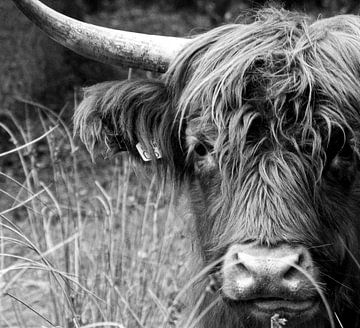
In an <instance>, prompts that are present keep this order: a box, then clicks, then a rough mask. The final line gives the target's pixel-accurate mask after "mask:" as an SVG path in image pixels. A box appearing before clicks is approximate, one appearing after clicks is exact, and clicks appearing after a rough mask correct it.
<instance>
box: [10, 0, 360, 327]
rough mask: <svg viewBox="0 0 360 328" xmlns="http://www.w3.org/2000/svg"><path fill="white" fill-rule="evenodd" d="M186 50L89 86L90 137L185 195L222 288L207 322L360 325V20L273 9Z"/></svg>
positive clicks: (80, 114)
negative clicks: (128, 76) (139, 73)
mask: <svg viewBox="0 0 360 328" xmlns="http://www.w3.org/2000/svg"><path fill="white" fill-rule="evenodd" d="M15 2H17V4H18V5H19V6H20V7H22V9H24V8H25V7H28V6H29V4H28V3H35V1H30V0H29V1H25V0H24V1H21V0H16V1H15ZM25 11H27V10H25ZM28 12H29V11H28ZM28 12H27V13H28ZM30 16H34V14H31V15H30ZM58 19H60V18H58ZM33 20H35V21H36V22H37V23H38V24H39V25H40V26H41V27H43V26H44V23H43V22H42V21H41V18H40V19H34V18H33ZM70 23H71V24H73V22H72V21H71V22H70ZM71 24H70V25H71ZM45 25H46V24H45ZM58 25H59V24H58ZM43 28H44V27H43ZM44 29H45V30H48V33H50V34H51V35H52V37H54V38H55V39H58V36H56V35H55V36H54V32H53V31H51V29H49V28H46V27H45V28H44ZM49 30H50V31H49ZM94 33H95V34H96V33H97V30H96V31H95V32H94ZM58 34H61V33H58ZM84 35H85V34H84ZM60 38H61V37H60ZM96 39H97V37H96V35H95V37H94V38H93V39H92V40H95V42H97V41H96ZM58 41H59V42H62V43H63V44H65V45H66V46H69V47H70V48H72V49H74V50H76V51H78V52H80V53H82V54H85V55H87V56H90V57H91V56H92V57H96V58H97V59H100V60H103V61H108V62H114V61H115V60H116V59H114V58H115V57H112V55H111V54H112V53H113V52H112V50H111V51H110V52H108V53H107V55H106V56H103V57H102V58H99V56H100V57H101V55H99V54H98V51H94V52H91V51H92V50H88V49H87V50H84V49H85V48H86V47H85V46H84V44H82V45H81V47H80V48H79V46H78V45H74V43H71V42H68V44H67V43H66V42H67V40H58ZM84 42H85V43H86V42H87V41H86V40H85V41H84ZM180 43H181V46H179V49H177V48H176V47H175V48H176V49H175V50H174V57H173V58H171V60H169V62H168V63H167V62H166V60H167V59H164V58H165V57H166V58H168V57H171V56H170V55H168V54H169V52H168V54H167V55H166V56H165V57H161V56H163V55H161V56H160V57H157V58H156V59H154V60H152V59H150V60H149V56H150V57H151V56H152V55H151V54H150V55H149V51H150V50H149V51H142V52H141V51H140V53H139V54H138V58H140V61H141V57H144V58H146V60H142V63H143V65H144V66H142V67H143V68H145V69H152V70H158V71H165V73H164V74H163V75H162V76H161V77H160V78H159V79H156V80H152V79H144V80H135V81H115V82H108V83H103V84H99V85H95V86H93V87H90V88H87V89H86V90H85V93H84V100H83V101H82V103H81V104H80V106H79V107H78V108H77V110H76V112H75V116H74V123H75V128H76V130H77V131H78V132H79V134H80V137H81V139H82V141H83V142H84V143H85V144H86V146H87V147H88V149H89V151H90V152H91V153H92V154H93V153H94V150H95V149H96V147H99V145H100V147H101V148H104V147H106V148H107V149H109V150H111V151H113V152H117V151H122V150H126V151H128V152H129V153H130V154H131V155H132V157H133V158H135V159H136V160H137V161H138V162H140V163H142V164H144V165H147V166H148V165H150V166H151V167H153V168H154V169H155V170H156V172H157V174H158V175H159V177H160V178H164V179H169V180H170V181H172V182H173V183H174V185H175V186H176V187H177V188H181V189H182V190H185V194H186V195H187V196H188V204H189V208H190V210H191V213H192V217H193V220H194V227H195V228H194V239H195V240H196V245H197V252H198V256H199V258H200V259H201V261H199V264H200V265H199V268H198V270H199V271H200V270H201V269H203V268H204V267H206V268H208V270H207V274H208V275H209V276H211V277H212V278H213V279H215V281H216V287H217V288H216V290H215V291H214V293H212V294H210V293H208V294H206V297H205V298H204V301H203V303H202V304H201V306H200V309H199V313H202V312H203V311H205V312H203V314H202V319H201V320H199V321H200V322H199V326H200V327H206V328H219V327H222V328H230V327H231V328H235V327H243V328H254V327H261V328H263V327H269V326H270V320H271V318H278V319H279V320H280V321H279V322H278V325H281V324H286V327H316V328H326V327H337V326H339V327H340V326H343V327H348V328H349V327H354V328H355V327H358V326H359V325H360V320H359V319H360V314H359V306H360V303H359V295H360V267H359V261H360V253H359V252H360V249H359V241H360V201H359V197H360V190H359V175H358V169H359V166H358V161H359V138H360V18H359V17H357V16H352V15H344V16H336V17H333V18H328V19H320V20H316V21H312V20H311V19H310V18H309V17H306V16H304V15H301V14H296V13H290V12H287V11H284V10H278V9H264V10H262V11H259V12H258V14H257V17H256V19H255V20H254V22H253V23H251V24H247V25H242V24H231V25H225V26H222V27H219V28H215V29H213V30H211V31H209V32H207V33H204V34H202V35H199V36H196V37H194V38H192V39H186V40H185V39H181V41H180ZM110 47H111V46H110ZM170 48H171V47H170ZM96 49H103V48H102V46H99V47H96ZM103 51H108V50H103ZM119 51H121V50H119ZM169 51H170V50H169ZM125 52H126V51H125ZM170 52H171V51H170ZM127 54H128V52H126V54H125V55H124V54H120V55H119V56H120V57H121V58H120V59H119V61H122V62H125V64H127V65H130V66H139V65H140V64H139V60H138V59H137V60H136V61H135V62H131V60H130V61H129V60H128V58H125V57H126V55H127ZM135 57H136V56H135ZM159 58H160V59H159ZM164 63H165V64H164ZM167 65H168V66H169V67H167ZM140 66H141V65H140ZM154 141H155V143H154ZM142 152H146V157H145V158H142V157H141V153H142ZM142 155H144V154H142ZM147 159H150V161H149V162H146V163H145V160H147ZM206 284H207V282H206V279H202V281H199V282H197V284H196V286H197V288H196V289H198V290H202V289H203V288H205V285H206ZM194 293H195V294H196V291H195V292H194ZM194 298H195V299H196V295H195V296H194ZM281 319H286V322H285V320H282V321H281Z"/></svg>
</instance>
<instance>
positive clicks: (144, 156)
mask: <svg viewBox="0 0 360 328" xmlns="http://www.w3.org/2000/svg"><path fill="white" fill-rule="evenodd" d="M150 144H151V147H152V149H153V152H154V155H155V157H156V159H159V158H161V157H162V156H161V152H160V148H159V146H158V144H157V143H156V141H151V143H150ZM136 149H137V150H138V152H139V154H140V156H141V158H142V159H143V161H145V162H149V161H151V160H152V158H151V153H150V152H149V151H148V150H147V149H145V147H144V146H143V145H142V144H141V143H140V142H139V143H138V144H137V145H136Z"/></svg>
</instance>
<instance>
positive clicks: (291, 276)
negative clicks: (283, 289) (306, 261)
mask: <svg viewBox="0 0 360 328" xmlns="http://www.w3.org/2000/svg"><path fill="white" fill-rule="evenodd" d="M298 274H299V270H298V269H297V268H295V267H290V268H289V270H288V271H287V272H285V274H284V279H285V280H291V279H294V278H295V277H296V276H297V275H298Z"/></svg>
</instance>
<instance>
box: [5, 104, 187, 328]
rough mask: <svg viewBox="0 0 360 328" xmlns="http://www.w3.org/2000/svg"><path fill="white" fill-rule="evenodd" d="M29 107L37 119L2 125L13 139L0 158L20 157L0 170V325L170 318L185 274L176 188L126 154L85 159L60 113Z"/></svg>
mask: <svg viewBox="0 0 360 328" xmlns="http://www.w3.org/2000/svg"><path fill="white" fill-rule="evenodd" d="M28 107H29V110H32V111H37V113H38V118H37V119H36V121H35V122H33V121H32V122H30V120H26V122H25V123H24V124H21V123H20V122H18V121H17V119H16V117H14V116H13V115H11V113H8V117H9V120H10V122H11V124H9V125H4V124H2V125H1V127H0V128H1V129H5V130H6V132H7V133H8V134H9V136H10V137H11V140H12V142H13V144H14V149H13V150H12V151H11V152H8V153H6V154H2V155H1V154H0V160H1V159H4V158H7V159H8V160H11V161H17V163H18V165H15V166H11V167H8V166H5V165H3V167H2V169H1V170H0V182H1V184H0V193H1V196H0V200H1V201H0V206H1V207H0V237H1V238H0V248H1V250H0V253H1V256H0V290H1V296H0V306H1V307H0V310H1V311H0V327H4V328H5V327H26V328H28V327H57V326H59V327H126V328H130V327H147V328H148V327H165V326H167V325H169V324H172V321H173V319H174V309H175V308H176V307H174V306H173V300H174V298H175V297H176V295H177V294H178V293H179V291H180V289H181V287H180V286H181V284H182V279H184V277H186V276H187V274H188V273H187V267H186V263H187V260H186V259H187V251H186V249H188V245H187V244H188V240H187V239H185V238H184V232H185V231H186V224H185V222H184V220H183V219H182V218H181V217H177V216H176V215H175V214H174V211H173V209H172V203H173V198H174V197H173V196H171V195H169V194H171V193H170V192H165V193H164V192H161V191H159V189H160V188H158V187H157V185H156V182H155V180H154V179H150V180H149V181H148V183H140V182H139V179H138V178H137V177H136V176H135V174H134V171H133V169H132V165H131V164H130V163H129V161H128V159H127V156H126V154H124V155H122V156H120V157H118V158H116V159H112V160H107V161H100V162H99V163H98V164H97V165H91V164H90V158H89V156H88V155H87V154H86V152H85V151H84V150H83V148H82V147H81V146H79V145H77V144H76V142H75V141H74V140H73V138H72V135H71V132H70V131H69V129H68V128H67V126H66V124H64V122H63V121H62V120H61V114H60V115H56V114H54V113H53V112H51V111H50V110H49V109H47V108H45V107H43V106H40V105H36V106H33V105H31V104H30V105H29V106H28ZM34 123H35V124H34ZM35 139H38V140H37V142H32V141H33V140H35ZM24 144H26V146H25V147H24V146H21V145H24ZM0 164H1V162H0ZM165 194H166V195H165ZM182 294H184V293H182ZM181 299H182V297H180V301H181ZM177 304H179V302H177ZM175 312H176V311H175Z"/></svg>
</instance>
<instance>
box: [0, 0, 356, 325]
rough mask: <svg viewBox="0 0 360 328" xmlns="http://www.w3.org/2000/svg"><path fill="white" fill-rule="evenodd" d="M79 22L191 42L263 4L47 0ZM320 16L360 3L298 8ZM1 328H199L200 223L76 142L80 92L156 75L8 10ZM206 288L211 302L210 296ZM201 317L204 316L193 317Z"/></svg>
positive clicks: (243, 0)
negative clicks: (196, 231)
mask: <svg viewBox="0 0 360 328" xmlns="http://www.w3.org/2000/svg"><path fill="white" fill-rule="evenodd" d="M44 2H45V3H47V4H48V5H50V6H51V7H52V8H55V9H57V10H59V11H61V12H63V13H66V14H67V15H69V16H72V17H75V18H78V19H81V20H84V21H87V22H91V23H94V24H98V25H103V26H108V27H113V28H120V29H124V30H131V31H137V32H146V33H151V34H163V35H174V36H188V35H193V34H198V33H201V32H204V31H206V30H208V29H210V28H212V27H214V26H218V25H220V24H223V23H226V22H231V21H234V19H235V18H236V17H238V16H239V15H241V16H242V17H243V19H244V20H250V19H251V18H250V17H251V15H250V13H251V11H252V10H253V9H256V8H259V7H261V6H263V5H264V4H265V1H263V0H257V1H252V0H213V1H206V0H157V1H156V0H62V1H56V0H47V1H44ZM283 6H284V7H285V8H287V9H295V10H300V11H305V12H308V13H309V14H311V15H314V16H319V15H321V16H325V17H326V16H331V15H334V14H338V13H355V14H358V13H359V11H360V3H359V1H358V0H299V1H291V0H286V1H284V2H283ZM0 44H1V48H0V327H4V328H5V327H6V328H8V327H26V328H28V327H34V328H35V327H36V328H37V327H66V328H70V327H125V328H132V327H146V328H151V327H170V326H171V327H175V326H176V327H195V326H196V322H197V318H196V317H195V315H190V316H189V317H188V318H187V320H185V321H184V322H183V323H182V324H181V325H180V324H179V322H178V321H177V318H178V317H179V316H181V311H182V309H183V307H184V306H186V305H185V304H186V298H185V297H184V295H185V294H186V291H187V289H188V288H189V286H190V284H189V281H190V282H191V279H190V280H189V277H192V278H193V276H192V275H191V270H189V267H191V265H190V264H189V263H190V260H189V259H190V258H191V253H192V252H191V248H192V245H191V237H190V235H191V222H190V220H187V219H186V216H187V215H186V213H184V211H183V210H181V211H180V213H178V212H176V210H175V209H174V207H176V206H175V205H180V206H178V207H179V208H182V207H181V202H182V200H181V197H180V200H176V201H175V200H174V198H175V196H174V195H173V193H172V191H171V190H169V189H168V188H166V187H165V189H162V188H159V186H158V183H157V182H156V181H155V180H154V179H153V178H151V177H149V178H148V179H145V181H144V180H143V179H140V178H138V177H137V176H136V174H135V173H134V170H133V168H132V166H133V165H132V163H129V161H128V159H127V156H126V154H122V155H120V156H118V157H117V158H113V159H101V158H100V159H98V160H97V161H96V163H92V162H91V160H90V158H89V156H88V155H87V153H86V151H85V150H84V148H83V146H82V145H81V144H80V143H79V141H78V140H76V139H74V138H73V136H72V131H71V115H72V113H73V108H74V106H76V104H77V103H78V101H79V99H80V98H81V92H80V91H79V90H80V89H81V87H83V86H86V85H91V84H94V83H98V82H101V81H104V80H114V79H127V78H137V77H139V76H142V77H144V76H147V75H149V74H148V73H145V72H141V71H131V72H130V73H131V74H129V70H128V69H127V68H119V67H110V66H106V65H103V64H100V63H96V62H93V61H91V60H88V59H84V58H81V57H79V56H77V55H76V54H73V53H71V52H70V51H68V50H66V49H64V48H62V47H60V46H58V45H57V44H55V43H54V42H52V41H51V40H50V39H48V38H47V37H46V36H45V35H44V34H42V33H41V32H40V31H39V30H38V29H37V28H36V27H34V26H33V24H32V23H31V22H29V21H28V20H27V19H26V18H25V17H24V16H23V15H22V14H21V13H20V12H19V11H18V10H17V9H16V7H15V6H14V4H13V3H12V2H11V1H10V0H6V1H1V3H0ZM206 292H207V291H204V293H206ZM193 314H195V312H193Z"/></svg>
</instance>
